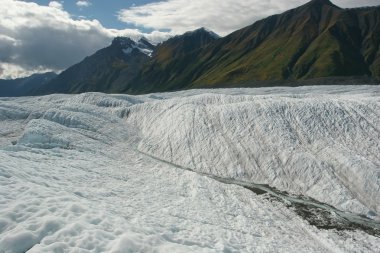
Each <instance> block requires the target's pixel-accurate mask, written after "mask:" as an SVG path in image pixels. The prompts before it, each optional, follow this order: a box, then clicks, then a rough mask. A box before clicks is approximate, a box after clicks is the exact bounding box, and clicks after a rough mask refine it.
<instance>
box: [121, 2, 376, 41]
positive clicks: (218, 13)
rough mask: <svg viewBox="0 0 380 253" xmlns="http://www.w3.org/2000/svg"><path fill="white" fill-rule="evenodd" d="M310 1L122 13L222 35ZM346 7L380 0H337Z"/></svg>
mask: <svg viewBox="0 0 380 253" xmlns="http://www.w3.org/2000/svg"><path fill="white" fill-rule="evenodd" d="M306 2H308V0H287V1H284V0H271V1H262V0H240V1H236V0H223V1H220V0H207V1H205V0H192V1H188V0H167V1H160V2H156V3H150V4H145V5H140V6H132V7H130V8H128V9H124V10H121V11H120V12H119V15H118V17H119V19H120V20H121V21H124V22H126V23H130V24H134V25H137V26H143V27H146V28H153V29H170V30H172V31H173V32H174V33H177V34H180V33H183V32H185V31H189V30H193V29H196V28H199V27H207V28H209V29H211V30H213V31H215V32H216V33H218V34H220V35H226V34H228V33H230V32H232V31H235V30H236V29H239V28H242V27H244V26H247V25H250V24H252V23H254V22H255V21H257V20H259V19H261V18H264V17H267V16H269V15H272V14H277V13H281V12H283V11H285V10H288V9H290V8H293V7H297V6H299V5H301V4H304V3H306ZM333 2H334V3H335V4H337V5H339V6H342V7H355V6H363V5H378V4H379V0H367V1H354V0H336V1H333Z"/></svg>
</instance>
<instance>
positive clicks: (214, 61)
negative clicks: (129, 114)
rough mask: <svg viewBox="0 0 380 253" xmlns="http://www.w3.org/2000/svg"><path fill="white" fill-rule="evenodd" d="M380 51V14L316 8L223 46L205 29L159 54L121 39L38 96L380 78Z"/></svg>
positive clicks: (324, 3)
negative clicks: (310, 80)
mask: <svg viewBox="0 0 380 253" xmlns="http://www.w3.org/2000/svg"><path fill="white" fill-rule="evenodd" d="M379 45H380V6H377V7H366V8H356V9H342V8H340V7H338V6H336V5H334V4H333V3H331V2H330V1H328V0H312V1H310V2H308V3H306V4H305V5H302V6H300V7H298V8H295V9H292V10H289V11H287V12H284V13H282V14H279V15H273V16H270V17H268V18H266V19H263V20H260V21H258V22H256V23H254V24H252V25H250V26H248V27H245V28H243V29H240V30H238V31H236V32H233V33H231V34H230V35H228V36H226V37H223V38H219V37H218V36H217V35H216V34H214V33H213V32H210V31H208V30H206V29H204V28H201V29H198V30H195V31H193V32H188V33H185V34H183V35H181V36H176V37H173V38H171V39H169V40H167V41H165V42H163V43H161V44H159V45H156V46H154V45H151V44H150V43H149V42H148V41H147V40H145V39H141V40H140V41H138V42H135V41H132V40H130V39H128V38H116V39H115V40H114V41H113V42H112V45H111V46H109V47H107V48H104V49H101V50H99V51H98V52H97V53H95V54H94V55H92V56H90V57H87V58H86V59H84V60H83V61H82V62H81V63H78V64H76V65H74V66H72V67H70V68H69V69H67V70H66V71H64V72H62V73H61V74H60V75H59V76H58V77H57V78H55V79H54V80H52V81H51V82H50V83H49V84H48V85H46V86H45V87H44V88H43V89H40V90H39V91H38V92H36V94H48V93H56V92H60V93H80V92H86V91H101V92H125V93H132V94H139V93H147V92H157V91H170V90H180V89H189V88H205V87H237V86H241V85H242V84H244V85H245V86H250V87H256V86H263V85H271V84H273V82H275V85H281V82H282V81H285V83H286V82H288V83H289V82H290V81H297V82H298V83H299V82H300V80H301V81H302V80H309V79H315V78H324V77H352V76H361V77H366V78H368V77H369V78H379V77H380V47H379ZM262 82H267V83H266V84H265V83H264V84H263V83H262ZM247 83H248V85H247ZM323 84H325V83H323Z"/></svg>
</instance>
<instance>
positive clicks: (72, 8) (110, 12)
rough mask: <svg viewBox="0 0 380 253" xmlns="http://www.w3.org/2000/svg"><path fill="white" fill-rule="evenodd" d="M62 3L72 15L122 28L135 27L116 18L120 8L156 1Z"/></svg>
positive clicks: (37, 0) (40, 1)
mask: <svg viewBox="0 0 380 253" xmlns="http://www.w3.org/2000/svg"><path fill="white" fill-rule="evenodd" d="M33 2H35V3H38V4H40V5H46V6H47V5H49V3H50V2H51V1H50V0H35V1H33ZM58 2H60V3H61V4H62V5H63V8H64V9H65V10H66V11H67V12H69V13H70V14H72V15H73V16H76V17H79V16H83V17H86V18H88V19H97V20H99V21H100V22H101V23H102V25H103V26H105V27H106V28H116V29H124V28H127V27H130V28H135V26H134V25H132V24H126V23H124V22H121V21H120V20H119V19H118V18H117V13H118V12H119V11H120V10H121V9H126V8H130V7H132V6H135V5H136V3H138V5H145V4H148V3H152V2H157V1H151V0H150V1H149V0H136V1H131V0H90V1H88V2H89V3H90V5H89V6H88V7H79V6H78V5H77V4H76V3H77V1H73V0H65V1H58ZM139 28H140V29H142V30H148V29H144V28H143V27H139Z"/></svg>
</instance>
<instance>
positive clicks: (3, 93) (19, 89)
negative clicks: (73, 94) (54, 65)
mask: <svg viewBox="0 0 380 253" xmlns="http://www.w3.org/2000/svg"><path fill="white" fill-rule="evenodd" d="M56 76H57V74H56V73H54V72H47V73H43V74H33V75H31V76H29V77H24V78H17V79H13V80H4V79H0V97H17V96H26V95H29V94H31V93H33V92H34V91H35V90H40V89H41V88H42V87H43V86H45V85H47V84H48V83H49V81H50V80H52V79H53V78H54V77H56Z"/></svg>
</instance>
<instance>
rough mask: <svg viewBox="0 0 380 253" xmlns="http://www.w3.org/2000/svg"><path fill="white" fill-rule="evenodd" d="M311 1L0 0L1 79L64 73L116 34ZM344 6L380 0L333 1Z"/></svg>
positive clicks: (246, 21)
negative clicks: (38, 73) (35, 74)
mask: <svg viewBox="0 0 380 253" xmlns="http://www.w3.org/2000/svg"><path fill="white" fill-rule="evenodd" d="M308 1H309V0H286V1H284V0H270V1H263V0H238V1H237V0H165V1H163V0H160V1H158V0H156V1H153V0H0V6H1V8H0V20H1V22H0V78H1V79H4V78H6V79H8V78H17V77H22V76H28V75H31V74H33V73H37V72H47V71H55V72H60V71H62V70H64V69H66V68H68V67H69V66H71V65H73V64H75V63H78V62H79V61H81V60H82V59H83V58H84V57H86V56H89V55H91V54H93V53H94V52H96V51H97V50H99V49H101V48H104V47H106V46H108V45H109V44H110V43H111V41H112V39H113V38H114V37H116V36H127V37H130V38H132V39H135V40H136V39H138V38H140V37H142V36H144V37H146V38H147V39H148V40H150V41H151V42H152V43H158V42H161V41H164V40H166V39H168V38H170V37H171V36H174V35H177V34H183V33H184V32H186V31H191V30H195V29H197V28H200V27H205V28H208V29H210V30H212V31H214V32H215V33H217V34H219V35H221V36H225V35H227V34H229V33H231V32H233V31H235V30H237V29H240V28H243V27H245V26H247V25H250V24H252V23H254V22H255V21H257V20H259V19H262V18H265V17H267V16H269V15H273V14H277V13H282V12H284V11H286V10H288V9H291V8H294V7H297V6H300V5H302V4H305V3H306V2H308ZM332 2H333V3H334V4H336V5H338V6H340V7H343V8H351V7H358V6H373V5H379V4H380V0H332Z"/></svg>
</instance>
